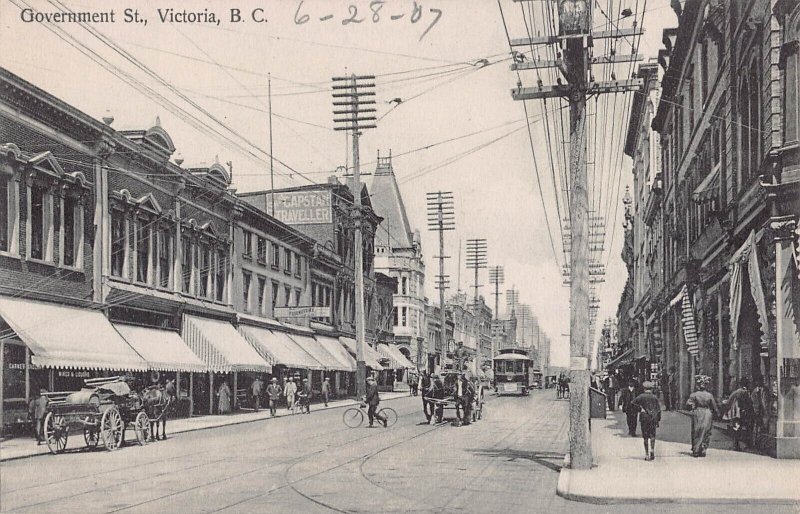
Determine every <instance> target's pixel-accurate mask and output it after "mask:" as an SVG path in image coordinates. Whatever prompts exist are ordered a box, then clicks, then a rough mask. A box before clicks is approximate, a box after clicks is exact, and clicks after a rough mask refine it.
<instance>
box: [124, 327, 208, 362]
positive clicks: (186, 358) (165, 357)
mask: <svg viewBox="0 0 800 514" xmlns="http://www.w3.org/2000/svg"><path fill="white" fill-rule="evenodd" d="M113 325H114V328H116V329H117V332H119V333H120V334H122V337H124V338H125V340H126V341H127V342H128V344H129V345H131V346H132V347H133V349H134V350H136V351H137V352H139V355H141V356H142V358H143V359H144V360H145V361H147V367H148V368H149V369H154V370H158V371H189V372H196V373H202V372H205V371H208V366H206V365H205V363H204V362H203V361H201V360H200V358H199V357H197V355H195V354H194V353H193V352H192V350H190V349H189V347H188V346H186V343H184V342H183V339H181V336H180V334H179V333H178V332H173V331H171V330H161V329H157V328H147V327H137V326H134V325H125V324H122V323H114V324H113Z"/></svg>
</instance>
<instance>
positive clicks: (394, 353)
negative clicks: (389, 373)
mask: <svg viewBox="0 0 800 514" xmlns="http://www.w3.org/2000/svg"><path fill="white" fill-rule="evenodd" d="M378 353H380V354H381V355H383V356H384V357H386V358H387V359H389V367H391V368H393V369H398V368H407V369H415V368H416V366H414V364H413V363H412V362H411V361H410V360H408V359H407V358H406V356H405V355H403V352H401V351H400V348H398V347H397V346H395V345H393V344H385V343H380V344H379V345H378Z"/></svg>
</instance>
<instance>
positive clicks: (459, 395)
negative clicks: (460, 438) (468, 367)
mask: <svg viewBox="0 0 800 514" xmlns="http://www.w3.org/2000/svg"><path fill="white" fill-rule="evenodd" d="M455 396H456V401H457V402H460V404H461V412H462V419H461V424H462V425H469V424H470V419H471V418H472V402H473V401H474V400H475V387H474V386H473V385H472V382H471V381H470V380H469V379H468V378H467V377H466V374H462V375H461V376H460V377H459V378H458V382H457V384H456V395H455Z"/></svg>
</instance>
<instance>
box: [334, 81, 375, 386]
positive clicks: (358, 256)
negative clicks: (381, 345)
mask: <svg viewBox="0 0 800 514" xmlns="http://www.w3.org/2000/svg"><path fill="white" fill-rule="evenodd" d="M374 96H375V76H374V75H362V76H357V75H351V76H349V77H333V98H334V101H333V105H334V110H333V114H334V116H343V117H341V118H336V117H334V118H333V121H334V123H336V124H338V125H337V126H336V127H334V130H345V131H347V132H349V133H350V134H352V136H353V181H352V183H351V184H350V190H351V192H352V193H353V212H352V217H353V221H354V224H355V230H354V243H353V248H354V253H355V265H354V266H355V270H354V271H355V276H356V394H357V396H358V397H359V398H361V397H362V396H365V395H366V380H367V364H366V361H365V360H364V354H365V353H366V348H365V345H366V340H365V338H366V333H365V326H364V321H365V320H364V243H363V241H362V230H363V227H362V222H363V218H364V213H363V211H362V208H361V175H360V171H361V170H360V162H359V153H358V141H359V137H360V136H361V131H362V130H364V129H372V128H375V127H376V125H375V120H376V118H375V115H374V113H375V108H374V107H365V106H366V105H375V100H365V99H363V98H364V97H374ZM365 114H366V115H365Z"/></svg>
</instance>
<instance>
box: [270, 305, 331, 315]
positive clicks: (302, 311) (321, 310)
mask: <svg viewBox="0 0 800 514" xmlns="http://www.w3.org/2000/svg"><path fill="white" fill-rule="evenodd" d="M275 316H276V317H278V318H329V317H331V308H330V307H310V306H306V307H275Z"/></svg>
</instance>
